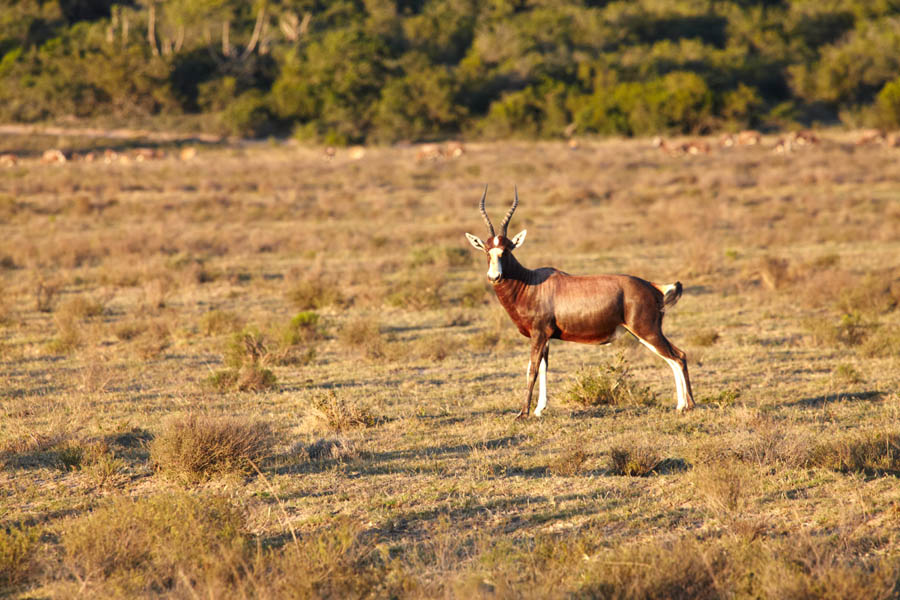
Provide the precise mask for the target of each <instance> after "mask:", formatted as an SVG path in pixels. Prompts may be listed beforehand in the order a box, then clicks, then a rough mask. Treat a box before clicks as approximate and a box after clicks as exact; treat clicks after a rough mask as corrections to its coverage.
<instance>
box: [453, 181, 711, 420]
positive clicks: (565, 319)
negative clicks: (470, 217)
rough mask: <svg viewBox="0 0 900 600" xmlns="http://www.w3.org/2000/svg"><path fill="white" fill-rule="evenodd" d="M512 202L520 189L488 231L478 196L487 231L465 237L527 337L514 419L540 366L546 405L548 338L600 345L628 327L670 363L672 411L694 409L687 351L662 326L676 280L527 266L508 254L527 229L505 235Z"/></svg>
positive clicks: (676, 292)
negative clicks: (483, 258) (524, 381)
mask: <svg viewBox="0 0 900 600" xmlns="http://www.w3.org/2000/svg"><path fill="white" fill-rule="evenodd" d="M486 194H487V190H485V195H486ZM517 204H518V194H517V195H516V201H515V202H514V204H513V207H512V208H511V209H510V211H509V212H508V213H507V216H506V219H505V220H504V222H503V225H502V226H501V227H502V233H501V234H500V235H494V228H493V225H491V223H490V219H488V217H487V213H486V212H485V211H484V197H482V199H481V208H482V214H483V215H484V218H485V222H486V223H487V224H488V227H489V229H490V233H491V237H489V238H488V239H487V240H484V241H482V240H481V239H479V238H477V237H475V236H473V235H471V234H466V237H468V238H469V241H470V242H471V243H472V245H473V246H475V247H476V248H478V249H480V250H483V251H484V252H485V254H487V256H488V261H489V268H488V279H489V280H490V281H491V283H492V284H493V286H494V291H495V292H496V293H497V299H498V300H499V301H500V304H501V305H503V307H504V308H505V309H506V312H507V313H508V314H509V316H510V318H511V319H512V321H513V323H515V325H516V327H517V328H518V329H519V332H520V333H521V334H522V335H524V336H526V337H528V338H531V358H530V361H529V365H528V387H527V390H526V395H525V401H524V403H523V406H522V410H521V411H520V412H519V417H525V416H528V414H529V413H530V411H531V397H532V393H533V391H534V384H535V381H536V379H537V377H538V374H539V372H540V373H541V376H542V379H541V395H540V398H539V401H538V407H537V409H536V411H535V414H536V415H540V412H541V411H542V410H543V407H544V405H545V404H546V382H545V376H546V369H547V363H548V360H549V346H548V342H549V341H550V340H551V339H560V340H564V341H569V342H579V343H582V344H606V343H609V342H611V341H612V340H613V339H614V338H615V337H616V335H617V333H618V332H619V330H620V328H622V329H625V330H627V331H629V332H631V333H632V334H633V335H634V336H635V337H637V338H638V340H640V341H641V343H643V344H644V345H645V346H647V347H648V348H649V349H650V350H652V351H653V352H654V353H655V354H657V355H658V356H660V357H661V358H663V359H664V360H665V361H666V362H667V363H668V364H669V365H670V366H671V367H672V370H673V372H674V374H675V385H676V388H675V389H676V395H677V397H678V404H677V408H678V410H679V411H681V410H688V409H690V408H693V406H694V400H693V394H692V392H691V384H690V377H689V376H688V369H687V357H686V356H685V354H684V352H682V351H681V350H679V349H678V348H676V347H675V346H674V345H672V344H671V343H670V342H669V340H668V339H666V337H665V336H664V335H663V332H662V321H663V315H664V313H665V309H666V308H667V307H669V306H672V305H673V304H675V302H677V301H678V299H679V298H680V297H681V292H682V286H681V283H675V284H672V285H666V286H661V285H657V284H655V283H651V282H649V281H645V280H643V279H640V278H638V277H633V276H631V275H594V276H589V277H578V276H573V275H569V274H568V273H564V272H562V271H560V270H558V269H554V268H551V267H545V268H541V269H534V270H532V269H528V268H526V267H524V266H522V265H521V264H520V263H519V261H517V260H516V258H515V257H514V256H513V253H512V252H513V250H515V249H516V248H517V247H519V246H521V245H522V243H523V242H524V239H525V232H524V231H522V232H521V233H519V234H518V235H517V236H515V237H514V238H513V239H509V238H507V237H506V226H507V224H508V223H509V218H510V217H511V216H512V213H513V211H514V210H515V208H516V206H517ZM539 369H540V370H539Z"/></svg>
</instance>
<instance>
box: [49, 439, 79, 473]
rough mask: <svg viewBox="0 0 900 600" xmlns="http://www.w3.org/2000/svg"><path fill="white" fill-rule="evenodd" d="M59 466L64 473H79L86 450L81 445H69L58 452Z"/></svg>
mask: <svg viewBox="0 0 900 600" xmlns="http://www.w3.org/2000/svg"><path fill="white" fill-rule="evenodd" d="M56 456H57V460H58V463H57V464H58V466H59V468H60V469H62V470H63V471H77V470H78V469H80V468H81V465H82V462H83V461H84V448H83V447H81V446H80V445H79V444H73V443H69V444H66V445H64V446H61V447H60V448H59V449H57V451H56Z"/></svg>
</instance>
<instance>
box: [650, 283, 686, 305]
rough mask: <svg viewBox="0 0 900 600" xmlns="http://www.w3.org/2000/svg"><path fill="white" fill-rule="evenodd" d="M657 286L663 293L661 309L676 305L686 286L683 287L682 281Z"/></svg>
mask: <svg viewBox="0 0 900 600" xmlns="http://www.w3.org/2000/svg"><path fill="white" fill-rule="evenodd" d="M654 285H655V284H654ZM655 287H656V289H658V290H659V291H660V292H662V294H663V303H662V309H661V310H666V309H667V308H669V307H670V306H675V303H676V302H678V299H679V298H681V292H682V291H684V288H682V287H681V282H680V281H676V282H675V283H672V284H669V285H656V286H655Z"/></svg>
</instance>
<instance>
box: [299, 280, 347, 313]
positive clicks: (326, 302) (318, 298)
mask: <svg viewBox="0 0 900 600" xmlns="http://www.w3.org/2000/svg"><path fill="white" fill-rule="evenodd" d="M287 297H288V300H289V301H290V302H291V304H293V305H294V307H295V308H297V309H298V310H316V309H320V308H325V307H326V306H342V305H343V304H345V303H346V300H345V298H344V295H343V294H342V293H341V290H340V289H339V288H338V287H337V286H336V285H335V284H334V283H332V282H329V281H326V280H325V279H323V278H322V277H307V278H305V279H301V280H300V281H298V282H296V283H295V284H294V285H293V286H292V287H291V288H290V289H289V290H288V292H287Z"/></svg>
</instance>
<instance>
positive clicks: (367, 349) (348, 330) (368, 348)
mask: <svg viewBox="0 0 900 600" xmlns="http://www.w3.org/2000/svg"><path fill="white" fill-rule="evenodd" d="M338 339H339V340H340V341H341V343H342V344H344V345H345V346H349V347H351V348H355V349H357V350H359V351H361V352H362V353H363V355H364V356H365V357H366V358H369V359H372V360H378V359H382V358H385V357H387V356H388V354H389V353H390V352H391V350H392V349H391V348H390V345H391V344H390V341H389V340H388V339H387V337H386V336H385V335H384V334H382V333H381V326H380V325H379V324H378V322H377V321H375V320H374V319H371V318H368V317H357V318H355V319H353V320H351V321H349V322H347V323H346V324H345V325H344V326H343V327H342V328H341V330H340V332H339V333H338Z"/></svg>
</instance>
